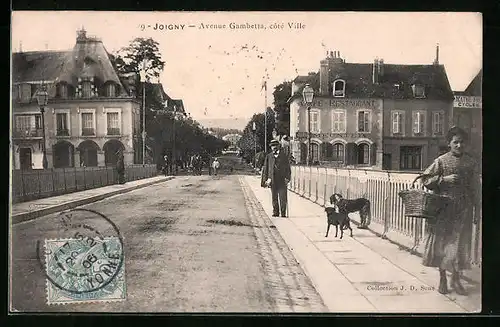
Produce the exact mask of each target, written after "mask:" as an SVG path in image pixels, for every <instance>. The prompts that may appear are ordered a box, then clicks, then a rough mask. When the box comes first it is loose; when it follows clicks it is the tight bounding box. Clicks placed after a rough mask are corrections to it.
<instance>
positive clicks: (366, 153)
mask: <svg viewBox="0 0 500 327" xmlns="http://www.w3.org/2000/svg"><path fill="white" fill-rule="evenodd" d="M369 163H370V145H369V144H368V143H360V144H358V165H368V164H369Z"/></svg>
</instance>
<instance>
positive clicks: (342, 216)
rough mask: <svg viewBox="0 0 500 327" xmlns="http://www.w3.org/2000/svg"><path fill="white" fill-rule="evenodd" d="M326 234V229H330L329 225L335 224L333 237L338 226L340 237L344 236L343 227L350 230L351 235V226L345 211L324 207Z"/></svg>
mask: <svg viewBox="0 0 500 327" xmlns="http://www.w3.org/2000/svg"><path fill="white" fill-rule="evenodd" d="M325 211H326V220H327V221H326V223H327V226H326V235H325V237H328V231H329V230H330V225H335V237H337V235H338V232H339V226H340V239H342V237H343V236H344V229H349V230H350V231H351V237H352V228H351V224H350V223H349V216H348V215H347V214H346V213H345V212H337V208H335V207H326V208H325Z"/></svg>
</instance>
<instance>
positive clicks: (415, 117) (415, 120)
mask: <svg viewBox="0 0 500 327" xmlns="http://www.w3.org/2000/svg"><path fill="white" fill-rule="evenodd" d="M412 115H413V133H415V134H418V127H419V126H418V112H414V113H413V114H412Z"/></svg>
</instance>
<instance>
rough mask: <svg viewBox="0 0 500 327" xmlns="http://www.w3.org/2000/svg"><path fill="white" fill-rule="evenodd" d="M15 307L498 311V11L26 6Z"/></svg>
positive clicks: (16, 117) (14, 42) (14, 134)
mask: <svg viewBox="0 0 500 327" xmlns="http://www.w3.org/2000/svg"><path fill="white" fill-rule="evenodd" d="M11 52H12V54H11V67H12V69H11V90H12V97H11V108H10V109H11V110H10V113H11V115H10V121H11V125H10V126H11V128H10V132H11V140H10V141H11V142H10V145H11V148H10V163H11V174H10V176H11V178H10V186H11V192H10V194H11V197H10V203H11V206H10V207H11V212H10V239H9V241H10V242H9V245H10V248H9V255H10V257H9V259H10V260H9V301H10V305H9V310H10V313H34V312H36V313H41V312H51V313H60V312H65V313H80V312H99V313H102V312H109V313H116V312H129V313H130V312H138V313H141V312H142V313H145V312H148V313H169V312H183V313H190V312H205V313H207V312H214V313H249V312H250V313H268V314H269V313H280V314H283V313H297V312H300V313H333V314H335V313H357V314H362V313H369V314H376V313H408V314H410V313H433V314H434V313H462V314H467V313H479V312H481V285H482V281H481V269H482V265H481V263H482V258H481V249H482V242H481V235H482V230H481V226H482V225H481V221H482V219H481V218H482V217H481V208H482V207H481V205H482V204H481V203H482V202H481V183H482V182H481V178H482V177H481V176H482V172H481V160H482V101H481V99H482V98H481V96H482V95H481V85H482V15H481V14H480V13H473V12H470V13H467V12H461V13H459V12H453V13H452V12H427V13H424V12H419V13H417V12H414V13H412V12H404V13H403V12H401V13H398V12H390V13H389V12H385V13H384V12H119V11H116V12H92V11H87V12H85V11H79V12H76V11H75V12H71V11H30V12H28V11H14V12H13V13H12V38H11Z"/></svg>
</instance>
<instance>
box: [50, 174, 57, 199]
mask: <svg viewBox="0 0 500 327" xmlns="http://www.w3.org/2000/svg"><path fill="white" fill-rule="evenodd" d="M54 174H55V172H54V169H52V170H51V176H52V196H54V195H55V193H56V183H55V182H54Z"/></svg>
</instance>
